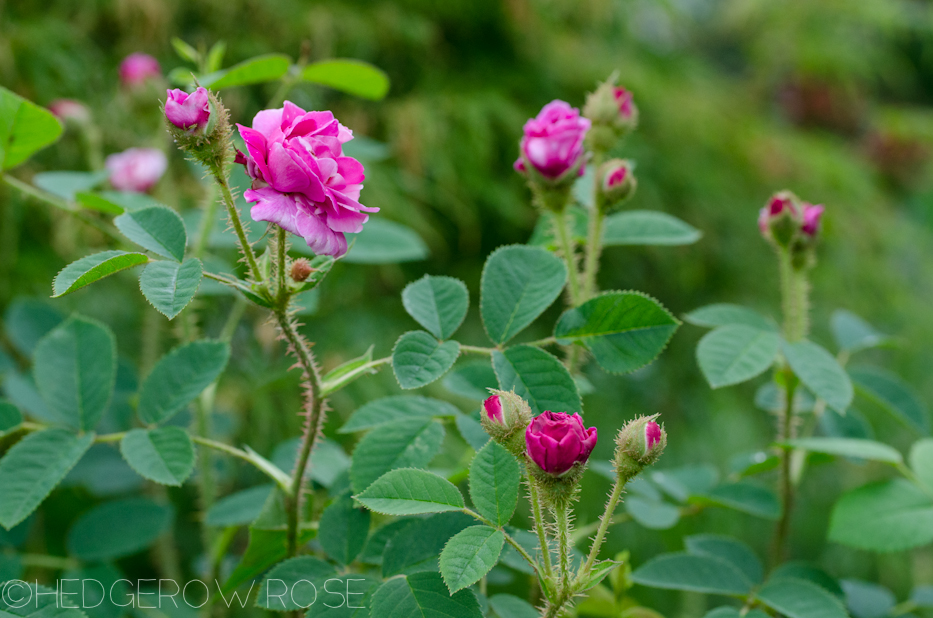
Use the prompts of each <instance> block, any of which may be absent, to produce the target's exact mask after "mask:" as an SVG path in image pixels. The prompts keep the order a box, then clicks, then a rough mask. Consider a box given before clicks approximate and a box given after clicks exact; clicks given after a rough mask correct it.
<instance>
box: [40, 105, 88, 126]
mask: <svg viewBox="0 0 933 618" xmlns="http://www.w3.org/2000/svg"><path fill="white" fill-rule="evenodd" d="M49 111H50V112H52V113H53V114H55V115H56V116H58V118H59V120H73V121H75V122H78V123H81V124H83V123H86V122H90V121H91V110H90V109H88V107H87V105H85V104H84V103H81V102H80V101H75V100H74V99H56V100H54V101H52V102H51V103H49Z"/></svg>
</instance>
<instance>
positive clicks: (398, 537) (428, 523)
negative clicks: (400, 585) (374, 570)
mask: <svg viewBox="0 0 933 618" xmlns="http://www.w3.org/2000/svg"><path fill="white" fill-rule="evenodd" d="M408 523H409V524H411V525H407V526H405V527H404V528H403V529H401V530H399V531H397V533H396V534H395V535H394V536H393V537H392V538H391V539H388V540H387V541H386V543H385V546H384V548H383V552H382V576H383V577H384V578H388V577H393V576H395V575H407V574H410V573H417V572H418V571H437V570H438V568H439V566H438V559H437V558H438V556H440V555H441V552H442V551H443V550H444V546H445V545H447V542H448V541H450V539H451V537H453V536H454V535H455V534H457V533H459V532H460V531H462V530H465V529H466V528H469V527H470V526H472V525H473V524H475V523H476V520H475V519H473V518H472V517H470V516H469V515H467V514H466V513H457V512H454V513H437V514H435V515H432V516H431V517H427V518H418V519H414V520H413V519H408Z"/></svg>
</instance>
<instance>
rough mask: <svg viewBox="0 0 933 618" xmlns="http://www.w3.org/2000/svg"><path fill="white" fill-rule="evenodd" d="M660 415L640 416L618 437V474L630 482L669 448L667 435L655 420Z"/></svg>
mask: <svg viewBox="0 0 933 618" xmlns="http://www.w3.org/2000/svg"><path fill="white" fill-rule="evenodd" d="M657 418H658V415H657V414H655V415H653V416H640V417H638V418H636V419H634V420H632V421H629V422H628V423H626V424H625V426H624V427H623V428H622V429H621V430H619V434H618V436H616V452H615V466H616V473H617V474H618V475H619V477H620V478H621V479H623V481H629V480H631V479H632V478H634V477H635V476H637V475H638V473H639V472H641V471H642V470H643V469H644V468H645V467H647V466H650V465H651V464H653V463H654V462H656V461H657V460H658V458H659V457H660V456H661V453H663V452H664V447H665V446H667V433H666V432H665V431H664V428H663V427H662V426H661V425H659V424H658V423H657V421H656V420H655V419H657Z"/></svg>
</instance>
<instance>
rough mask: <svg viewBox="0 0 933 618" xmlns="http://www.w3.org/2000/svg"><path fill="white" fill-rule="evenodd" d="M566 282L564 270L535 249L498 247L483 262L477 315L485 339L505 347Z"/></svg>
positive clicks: (558, 262) (549, 255) (555, 259)
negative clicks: (481, 320)
mask: <svg viewBox="0 0 933 618" xmlns="http://www.w3.org/2000/svg"><path fill="white" fill-rule="evenodd" d="M566 281H567V268H566V267H565V266H564V263H563V262H562V261H561V260H560V258H558V257H557V256H555V255H554V254H553V253H550V252H549V251H546V250H544V249H541V248H538V247H529V246H526V245H509V246H506V247H500V248H499V249H496V250H495V251H493V253H492V254H491V255H490V256H489V258H488V259H487V260H486V264H485V265H484V266H483V275H482V279H481V282H480V313H481V314H482V318H483V326H484V327H485V328H486V333H487V334H488V335H489V338H490V339H492V340H493V341H494V342H496V343H500V344H501V343H505V342H506V341H508V340H509V339H511V338H512V337H514V336H515V335H517V334H518V333H520V332H521V331H522V330H524V329H525V327H527V326H528V325H529V324H531V323H532V322H533V321H534V320H535V318H537V317H538V316H539V315H541V313H543V312H544V310H545V309H547V308H548V307H550V306H551V303H553V302H554V301H555V300H556V299H557V297H558V296H560V293H561V290H563V289H564V284H565V283H566Z"/></svg>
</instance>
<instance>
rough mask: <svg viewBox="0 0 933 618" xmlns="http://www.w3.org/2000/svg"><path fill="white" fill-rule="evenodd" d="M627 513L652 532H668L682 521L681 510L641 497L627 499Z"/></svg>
mask: <svg viewBox="0 0 933 618" xmlns="http://www.w3.org/2000/svg"><path fill="white" fill-rule="evenodd" d="M625 511H626V512H627V513H628V514H629V515H631V516H632V519H634V520H635V521H636V522H638V523H639V524H640V525H642V526H644V527H645V528H649V529H651V530H667V529H668V528H673V527H674V526H675V525H677V522H678V521H680V509H679V508H677V507H676V506H674V505H672V504H668V503H666V502H661V501H660V500H652V499H650V498H643V497H640V496H629V497H628V498H626V500H625Z"/></svg>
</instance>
